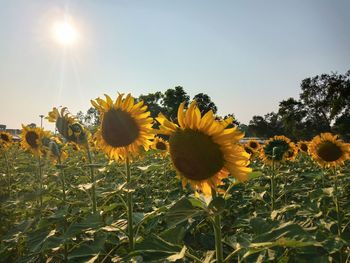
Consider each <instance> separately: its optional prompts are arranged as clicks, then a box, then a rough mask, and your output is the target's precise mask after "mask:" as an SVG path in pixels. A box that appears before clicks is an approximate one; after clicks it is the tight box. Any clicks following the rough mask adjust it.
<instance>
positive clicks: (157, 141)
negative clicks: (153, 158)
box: [151, 137, 169, 157]
mask: <svg viewBox="0 0 350 263" xmlns="http://www.w3.org/2000/svg"><path fill="white" fill-rule="evenodd" d="M151 148H152V149H154V150H157V151H159V152H160V153H161V156H163V157H165V156H166V155H167V154H168V153H169V142H167V141H166V140H164V139H162V138H160V137H155V138H154V140H153V143H152V145H151Z"/></svg>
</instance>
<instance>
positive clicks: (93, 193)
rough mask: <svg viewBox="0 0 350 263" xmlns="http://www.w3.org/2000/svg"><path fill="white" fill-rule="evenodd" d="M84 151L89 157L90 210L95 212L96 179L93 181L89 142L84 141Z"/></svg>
mask: <svg viewBox="0 0 350 263" xmlns="http://www.w3.org/2000/svg"><path fill="white" fill-rule="evenodd" d="M86 151H87V155H88V159H89V164H90V165H89V168H90V180H91V183H92V186H91V199H92V212H93V213H94V214H96V211H97V205H96V186H95V185H96V181H95V174H94V167H93V162H92V156H91V151H90V147H89V143H86Z"/></svg>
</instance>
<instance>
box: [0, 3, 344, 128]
mask: <svg viewBox="0 0 350 263" xmlns="http://www.w3.org/2000/svg"><path fill="white" fill-rule="evenodd" d="M349 10H350V1H348V0H338V1H329V0H310V1H304V0H286V1H279V0H265V1H259V0H248V1H246V0H239V1H230V0H226V1H224V0H223V1H209V0H208V1H207V0H178V1H170V0H150V1H141V0H139V1H136V0H135V1H134V0H116V1H92V0H75V1H68V0H67V1H63V0H51V1H46V0H35V1H34V0H11V1H1V9H0V36H1V41H0V58H1V60H0V87H1V97H0V105H1V110H0V123H1V124H6V125H7V126H8V128H20V125H21V123H24V124H28V123H31V122H34V123H37V124H38V125H39V124H40V118H39V115H40V114H44V115H47V113H48V112H49V111H50V110H51V109H52V107H54V106H60V105H62V106H67V107H68V108H69V109H70V111H71V112H72V113H73V114H75V113H76V112H77V111H79V110H82V111H84V112H85V111H86V110H87V109H88V108H89V107H90V99H94V98H96V97H98V96H102V95H103V94H104V93H107V94H109V95H111V96H115V95H116V94H117V92H123V93H128V92H131V93H132V94H133V95H134V96H139V95H140V94H147V93H150V92H155V91H165V90H166V89H169V88H173V87H175V86H177V85H180V86H183V87H184V89H185V90H186V91H187V92H188V93H189V95H190V96H191V97H193V96H194V95H195V94H197V93H200V92H204V93H207V94H208V95H209V96H210V97H211V98H212V100H213V101H214V102H215V103H216V105H217V106H218V108H219V113H220V114H227V113H234V114H235V115H236V117H237V119H238V120H239V121H241V122H245V123H248V122H249V120H250V119H251V117H252V116H253V115H256V114H260V115H264V114H265V113H267V112H270V111H274V110H277V108H278V102H279V101H281V100H282V99H286V98H288V97H291V96H293V97H297V96H298V94H299V92H300V82H301V80H302V79H304V78H306V77H309V76H314V75H316V74H321V73H331V72H332V71H337V72H339V73H345V71H347V70H348V69H350V48H349V47H350V27H349V25H350V16H349ZM44 127H46V128H50V129H52V125H51V124H48V123H47V121H45V122H44Z"/></svg>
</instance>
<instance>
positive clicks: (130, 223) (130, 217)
mask: <svg viewBox="0 0 350 263" xmlns="http://www.w3.org/2000/svg"><path fill="white" fill-rule="evenodd" d="M125 169H126V182H127V184H128V185H129V184H130V182H131V170H130V160H129V157H126V160H125ZM127 205H128V209H127V214H128V236H129V247H130V250H134V229H133V202H132V192H131V191H130V188H129V189H128V193H127Z"/></svg>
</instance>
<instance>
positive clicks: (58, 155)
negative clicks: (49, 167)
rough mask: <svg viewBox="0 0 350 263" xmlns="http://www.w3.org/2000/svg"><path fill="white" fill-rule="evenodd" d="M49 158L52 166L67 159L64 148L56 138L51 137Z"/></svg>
mask: <svg viewBox="0 0 350 263" xmlns="http://www.w3.org/2000/svg"><path fill="white" fill-rule="evenodd" d="M48 148H49V157H50V159H51V162H52V163H53V164H57V163H58V164H60V163H62V162H63V161H64V160H66V159H67V158H68V153H67V150H66V147H65V145H64V143H63V142H62V140H61V139H60V138H58V137H52V138H51V140H50V142H49V147H48Z"/></svg>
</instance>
